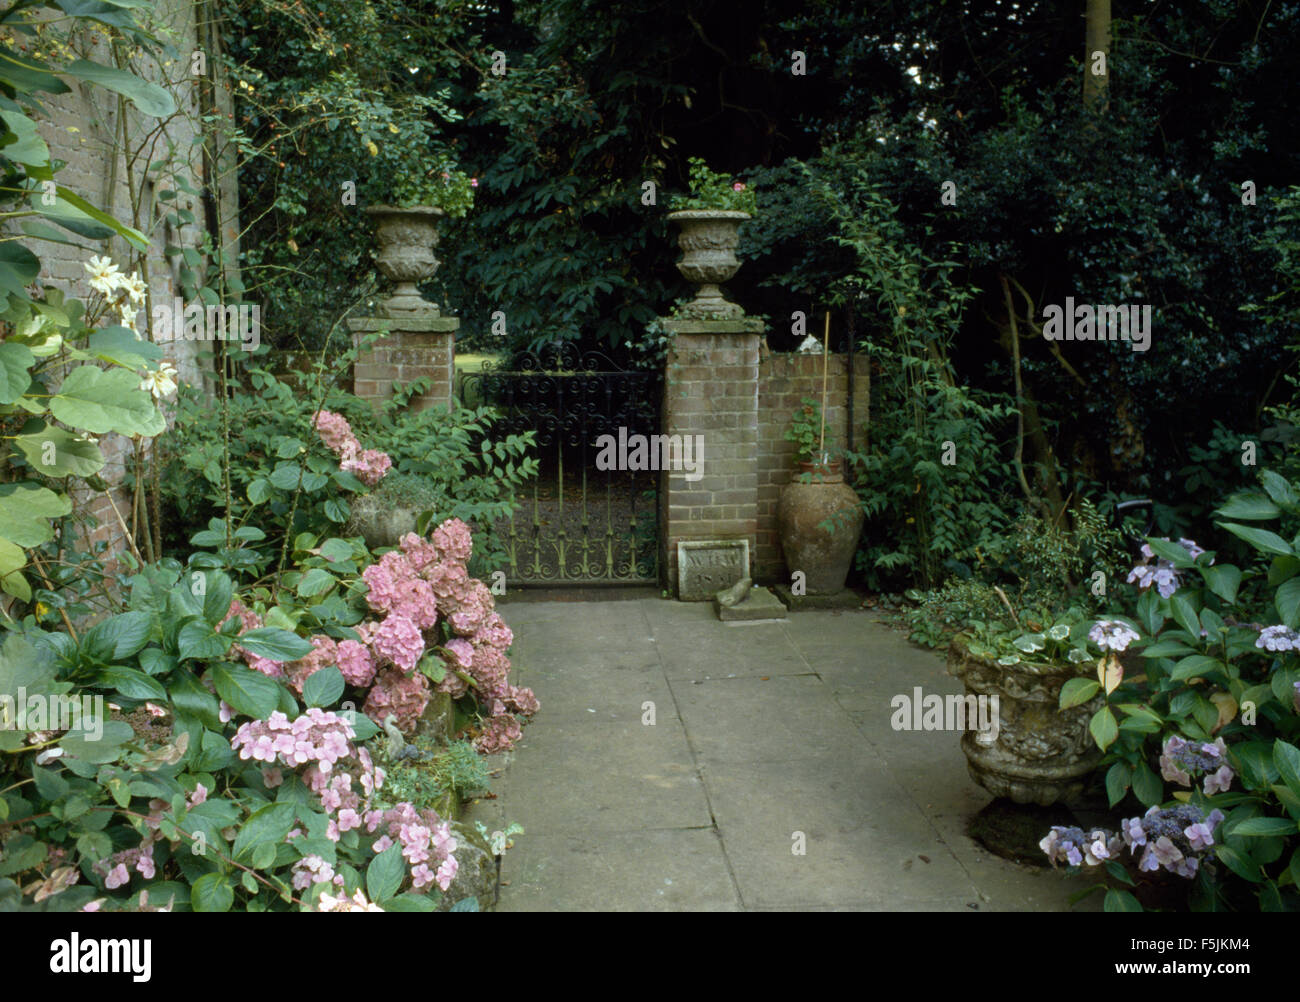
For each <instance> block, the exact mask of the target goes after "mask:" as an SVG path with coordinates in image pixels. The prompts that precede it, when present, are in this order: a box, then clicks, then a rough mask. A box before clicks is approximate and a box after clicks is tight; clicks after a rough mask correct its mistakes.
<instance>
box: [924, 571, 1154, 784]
mask: <svg viewBox="0 0 1300 1002" xmlns="http://www.w3.org/2000/svg"><path fill="white" fill-rule="evenodd" d="M994 591H996V592H998V594H999V595H1000V596H1001V597H1002V600H1003V601H1004V602H1006V598H1005V594H1004V593H1002V592H1001V590H1000V589H996V588H995V589H994ZM1007 611H1008V613H1009V614H1010V619H1009V620H1004V621H991V622H982V621H971V622H970V623H969V624H968V628H967V629H966V630H965V631H964V632H962V633H959V634H957V635H956V636H955V637H954V638H953V639H952V642H951V643H950V644H949V646H948V671H949V674H951V675H953V676H955V677H956V678H959V679H961V681H962V682H963V683H964V684H965V686H966V693H967V695H968V696H975V697H985V698H987V699H988V700H989V702H990V703H992V701H993V699H994V698H996V700H997V703H996V706H997V727H996V728H992V729H990V730H988V731H986V732H981V733H978V734H977V733H975V732H973V731H967V732H965V733H964V734H963V735H962V738H961V747H962V751H963V752H964V753H965V755H966V764H967V768H968V769H969V770H970V775H971V778H972V779H973V780H975V782H976V783H978V784H979V785H980V786H982V787H984V788H985V789H986V790H988V791H989V792H990V793H992V794H993V795H994V796H995V797H1006V798H1008V799H1010V800H1013V801H1015V802H1016V803H1018V804H1040V805H1043V806H1046V805H1048V804H1053V803H1057V802H1058V801H1065V800H1070V799H1073V798H1074V797H1077V796H1078V795H1079V794H1080V793H1081V792H1082V790H1083V786H1084V782H1085V779H1086V777H1087V775H1088V774H1089V773H1090V772H1092V771H1093V770H1094V769H1095V768H1096V767H1097V764H1098V763H1099V762H1100V761H1101V750H1100V749H1099V748H1098V747H1097V743H1096V742H1095V741H1094V740H1093V736H1092V734H1091V732H1090V728H1089V724H1090V721H1091V719H1092V717H1093V715H1094V713H1095V712H1096V711H1097V710H1098V709H1099V708H1100V707H1101V705H1102V702H1103V700H1104V696H1103V695H1102V694H1101V692H1099V691H1098V686H1097V685H1091V686H1084V685H1080V684H1079V683H1074V684H1073V685H1072V684H1071V683H1072V681H1073V680H1076V679H1077V680H1081V681H1083V682H1086V680H1087V679H1088V678H1089V676H1091V675H1092V674H1094V672H1097V673H1099V674H1100V677H1101V685H1102V687H1104V689H1105V692H1106V693H1107V694H1108V693H1109V692H1111V691H1113V690H1114V686H1115V685H1117V684H1118V678H1117V677H1116V673H1115V670H1114V669H1113V668H1112V665H1113V664H1114V663H1115V662H1114V660H1113V658H1112V657H1111V656H1104V657H1103V658H1102V659H1101V660H1100V661H1097V663H1096V664H1094V661H1096V659H1095V658H1094V655H1093V654H1091V653H1090V652H1089V644H1090V643H1092V644H1094V645H1096V644H1097V640H1096V635H1095V631H1096V630H1097V629H1098V626H1099V625H1101V624H1095V623H1094V621H1093V620H1092V619H1090V618H1089V617H1086V616H1085V615H1084V613H1083V612H1082V611H1081V610H1080V609H1079V608H1077V607H1071V608H1069V609H1067V610H1066V611H1064V612H1063V613H1060V614H1057V615H1052V614H1050V613H1049V612H1047V611H1045V610H1038V609H1029V610H1024V611H1022V612H1020V613H1017V612H1016V611H1015V610H1014V609H1013V608H1011V606H1010V604H1009V603H1007ZM1048 624H1050V625H1048ZM1112 625H1113V627H1114V629H1115V630H1117V631H1124V630H1126V631H1128V632H1131V633H1132V635H1133V637H1134V638H1135V639H1136V636H1137V634H1136V633H1135V632H1133V631H1132V630H1131V629H1130V628H1129V626H1128V624H1125V623H1119V622H1116V623H1114V624H1112ZM1090 632H1091V634H1093V635H1092V636H1091V638H1090ZM1108 636H1109V635H1108ZM1120 649H1122V648H1120ZM1103 654H1105V648H1103ZM1108 670H1109V673H1108ZM1112 683H1113V684H1112ZM1063 691H1064V698H1063ZM1075 692H1079V693H1082V694H1083V695H1084V697H1085V698H1083V699H1081V700H1076V699H1073V698H1071V696H1072V693H1075ZM1094 693H1096V695H1095V696H1094V695H1093V694H1094Z"/></svg>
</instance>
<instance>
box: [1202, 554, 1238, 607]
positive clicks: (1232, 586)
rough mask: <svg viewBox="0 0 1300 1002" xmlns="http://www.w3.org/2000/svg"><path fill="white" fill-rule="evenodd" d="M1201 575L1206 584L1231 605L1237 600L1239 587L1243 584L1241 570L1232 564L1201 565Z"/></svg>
mask: <svg viewBox="0 0 1300 1002" xmlns="http://www.w3.org/2000/svg"><path fill="white" fill-rule="evenodd" d="M1200 571H1201V577H1203V578H1204V579H1205V586H1206V587H1207V588H1209V589H1210V591H1212V592H1214V594H1216V595H1218V596H1219V598H1221V599H1223V600H1224V601H1225V602H1227V603H1228V604H1229V605H1231V604H1232V603H1233V602H1236V601H1237V589H1238V588H1239V587H1240V586H1241V571H1240V570H1238V569H1237V568H1236V567H1233V566H1232V564H1220V565H1218V566H1210V567H1201V568H1200Z"/></svg>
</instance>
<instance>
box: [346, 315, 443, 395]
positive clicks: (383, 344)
mask: <svg viewBox="0 0 1300 1002" xmlns="http://www.w3.org/2000/svg"><path fill="white" fill-rule="evenodd" d="M459 323H460V321H459V320H457V319H456V318H454V317H432V318H429V319H421V320H379V319H372V318H368V317H360V318H357V319H355V320H349V321H348V326H349V327H351V328H352V330H353V333H354V336H355V337H357V338H360V337H361V336H362V335H363V334H365V333H368V332H371V331H378V330H385V331H387V332H388V334H387V336H386V337H384V338H382V339H380V340H379V341H377V342H376V343H375V344H374V345H373V346H372V347H371V348H370V350H369V351H365V352H362V353H361V355H360V357H359V358H358V359H357V361H356V364H355V365H353V367H352V378H353V382H352V392H353V393H355V394H356V395H357V396H359V397H362V398H364V399H366V400H370V401H371V402H372V403H376V404H377V403H379V402H381V401H384V400H387V399H388V398H389V397H390V396H391V395H392V392H393V384H394V383H401V384H403V385H409V384H410V383H413V382H415V380H417V379H428V380H430V386H429V388H428V389H427V390H426V391H425V392H424V393H423V394H421V395H420V396H418V397H416V398H415V399H414V400H413V401H412V403H411V406H412V407H413V408H414V409H415V410H424V409H425V408H426V407H444V408H445V407H452V406H454V402H453V393H454V390H455V385H456V362H455V358H456V337H455V331H456V327H457V326H458V325H459Z"/></svg>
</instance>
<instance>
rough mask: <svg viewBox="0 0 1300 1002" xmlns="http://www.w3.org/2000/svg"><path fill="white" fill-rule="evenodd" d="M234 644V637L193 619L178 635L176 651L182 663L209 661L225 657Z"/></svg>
mask: <svg viewBox="0 0 1300 1002" xmlns="http://www.w3.org/2000/svg"><path fill="white" fill-rule="evenodd" d="M233 642H234V640H233V638H232V637H227V636H223V635H222V634H220V633H218V632H217V631H216V630H214V629H213V628H212V624H211V623H208V622H205V621H204V620H202V619H191V620H190V621H189V622H188V623H186V624H185V625H184V626H182V627H181V629H180V633H179V634H177V636H176V649H177V653H178V654H179V655H180V657H181V660H182V661H184V660H187V659H190V658H193V659H195V660H197V661H207V660H211V659H212V658H219V657H221V656H222V655H224V654H225V653H226V651H228V650H230V645H231V644H232V643H233ZM241 643H242V641H241ZM226 702H230V701H229V700H227V701H226ZM231 705H232V706H233V705H234V704H233V703H231Z"/></svg>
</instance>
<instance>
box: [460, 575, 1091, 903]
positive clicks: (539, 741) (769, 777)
mask: <svg viewBox="0 0 1300 1002" xmlns="http://www.w3.org/2000/svg"><path fill="white" fill-rule="evenodd" d="M502 613H503V615H504V616H505V618H506V621H507V622H508V623H509V624H510V626H511V628H512V629H513V630H514V632H515V646H514V652H513V655H512V658H513V661H514V663H515V664H516V665H517V666H518V667H519V669H520V670H521V684H525V685H530V686H532V687H533V688H534V689H535V690H536V692H537V695H538V697H539V698H540V699H541V703H542V709H541V713H540V714H539V715H538V717H537V718H536V720H535V721H534V722H533V723H532V724H530V725H529V726H527V727H525V728H524V738H523V740H522V741H521V742H520V743H519V746H518V748H517V750H516V751H515V752H514V753H512V755H511V756H510V757H509V759H508V760H506V762H505V765H504V768H503V769H502V775H501V776H500V778H498V779H496V780H494V782H493V792H495V793H496V794H497V798H496V799H495V800H481V801H477V802H475V803H474V804H472V805H470V807H469V809H468V811H467V814H468V817H469V819H470V820H471V821H472V820H481V821H483V822H484V823H485V824H486V825H488V827H489V829H490V830H491V829H496V828H500V827H502V826H503V825H504V823H506V822H508V821H518V822H519V823H521V824H522V825H523V826H524V828H525V831H526V833H525V834H524V835H522V836H519V837H518V838H517V839H516V842H515V847H514V848H513V849H511V850H510V851H509V852H508V853H507V854H506V856H505V859H504V862H503V864H502V873H501V876H502V880H503V882H508V883H507V884H506V885H505V886H503V887H502V889H501V899H500V903H499V905H498V910H499V911H535V910H546V911H576V910H618V911H646V910H654V911H703V910H709V911H736V910H751V911H752V910H764V909H782V910H786V909H808V910H840V909H843V910H911V911H967V910H971V909H976V908H977V909H978V910H981V911H995V910H997V911H1002V910H1023V911H1063V910H1066V909H1068V908H1069V905H1068V902H1067V899H1068V897H1069V895H1070V894H1071V893H1073V892H1074V891H1076V890H1079V889H1080V888H1082V887H1084V886H1086V885H1087V882H1086V881H1084V880H1083V879H1081V878H1076V879H1073V880H1072V879H1070V878H1067V877H1065V875H1064V874H1063V873H1061V872H1054V871H1050V870H1043V869H1040V868H1037V867H1029V866H1021V865H1017V864H1014V863H1011V862H1008V861H1006V860H1003V859H1000V858H998V857H996V856H993V855H991V854H989V853H988V852H987V851H985V850H983V849H982V848H981V847H980V846H978V845H977V844H976V843H975V842H973V841H972V840H971V839H970V838H969V837H968V836H967V835H966V834H965V824H966V820H967V819H968V818H969V817H970V816H971V815H972V814H974V813H975V812H976V811H978V810H979V809H980V808H981V807H983V806H984V805H985V804H986V803H988V801H989V799H990V797H989V795H988V794H987V793H985V792H984V790H982V789H981V788H980V787H978V786H976V785H975V784H974V783H973V782H972V781H971V779H970V778H969V776H968V775H967V772H966V761H965V758H964V757H963V755H962V753H961V750H960V748H959V747H958V735H957V734H955V733H952V732H925V731H918V732H908V731H894V730H892V729H891V727H890V724H889V719H890V715H891V713H892V712H893V711H892V709H891V707H890V699H891V698H892V697H893V696H894V695H895V694H898V693H909V694H910V693H911V692H912V691H913V688H914V687H915V686H918V685H919V686H921V687H922V689H923V690H924V691H925V692H926V693H927V694H928V693H930V692H938V693H956V692H961V691H962V689H961V685H960V683H958V682H957V681H956V680H955V679H953V678H950V677H949V676H948V675H947V673H946V671H945V668H944V662H943V660H942V659H941V658H940V657H938V656H937V655H935V654H933V653H931V652H928V651H924V650H919V649H917V648H915V647H913V646H912V645H910V644H909V643H908V642H907V641H906V639H905V638H904V637H903V635H902V634H900V633H898V632H897V631H894V630H891V629H889V628H888V627H886V626H884V625H882V624H880V623H877V622H875V621H873V619H872V617H871V615H870V614H869V613H866V612H801V613H796V614H792V616H791V618H790V619H788V620H786V621H785V622H782V623H758V624H736V625H731V624H724V623H721V622H719V621H718V620H717V619H716V617H715V616H714V613H713V610H712V608H711V607H710V606H709V605H708V604H687V603H680V602H670V601H665V600H662V599H636V600H632V601H627V600H623V601H597V602H544V603H532V602H511V603H509V604H507V605H505V606H504V607H503V608H502ZM646 703H652V704H653V712H654V723H653V725H649V724H646V723H643V719H645V718H646V716H647V711H648V709H649V708H648V707H646V706H645V704H646ZM500 761H501V760H500V759H498V762H500ZM797 832H802V833H803V835H804V839H805V842H806V853H805V854H804V855H796V854H795V853H794V852H793V851H792V849H793V848H794V847H795V839H796V837H797V836H796V835H795V833H797ZM1099 906H1100V895H1093V896H1090V897H1089V898H1088V899H1086V900H1085V902H1084V903H1082V904H1081V905H1079V906H1077V907H1078V908H1082V909H1087V910H1094V909H1096V908H1098V907H1099Z"/></svg>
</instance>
